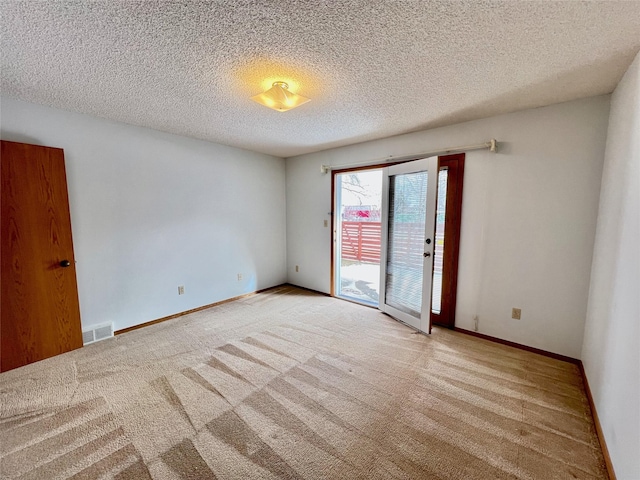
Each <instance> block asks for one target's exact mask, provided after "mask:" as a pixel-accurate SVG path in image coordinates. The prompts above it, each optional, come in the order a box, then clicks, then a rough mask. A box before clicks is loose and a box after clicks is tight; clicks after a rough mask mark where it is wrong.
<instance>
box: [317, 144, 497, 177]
mask: <svg viewBox="0 0 640 480" xmlns="http://www.w3.org/2000/svg"><path fill="white" fill-rule="evenodd" d="M487 148H488V149H489V151H491V152H494V153H495V152H497V151H498V141H497V140H496V139H495V138H492V139H491V140H489V141H488V142H485V143H479V144H477V145H467V146H466V147H454V148H445V149H442V150H434V151H432V152H421V153H414V154H412V155H402V156H401V157H394V156H393V155H389V156H387V157H383V158H378V159H376V160H369V161H368V162H363V163H350V164H348V165H321V166H320V171H321V172H322V173H329V172H330V171H331V170H342V169H345V168H357V167H368V166H369V165H380V164H383V163H400V162H404V161H409V160H416V159H418V158H425V157H431V156H433V155H448V154H450V153H462V152H470V151H471V150H484V149H487Z"/></svg>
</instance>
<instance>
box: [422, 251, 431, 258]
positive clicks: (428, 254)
mask: <svg viewBox="0 0 640 480" xmlns="http://www.w3.org/2000/svg"><path fill="white" fill-rule="evenodd" d="M422 255H424V256H425V257H430V256H431V253H429V252H424V253H423V254H422Z"/></svg>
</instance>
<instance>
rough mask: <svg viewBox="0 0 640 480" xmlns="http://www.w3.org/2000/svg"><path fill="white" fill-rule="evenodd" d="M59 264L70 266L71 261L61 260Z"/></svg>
mask: <svg viewBox="0 0 640 480" xmlns="http://www.w3.org/2000/svg"><path fill="white" fill-rule="evenodd" d="M60 266H61V267H70V266H71V262H70V261H69V260H62V261H61V262H60Z"/></svg>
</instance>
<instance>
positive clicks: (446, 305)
mask: <svg viewBox="0 0 640 480" xmlns="http://www.w3.org/2000/svg"><path fill="white" fill-rule="evenodd" d="M439 160H440V167H439V169H438V171H439V170H440V169H442V168H443V167H445V168H447V169H448V178H447V199H446V202H447V203H446V205H447V209H446V213H445V227H444V229H445V233H444V235H445V238H446V241H445V244H444V252H443V257H444V258H443V264H442V297H441V299H442V302H441V307H440V314H436V313H433V312H432V313H431V323H432V324H433V325H439V326H443V327H447V328H451V329H453V328H454V326H455V315H456V300H457V292H458V260H459V257H460V234H461V224H462V190H463V189H462V187H463V183H464V162H465V154H464V153H456V154H454V155H445V156H441V157H439Z"/></svg>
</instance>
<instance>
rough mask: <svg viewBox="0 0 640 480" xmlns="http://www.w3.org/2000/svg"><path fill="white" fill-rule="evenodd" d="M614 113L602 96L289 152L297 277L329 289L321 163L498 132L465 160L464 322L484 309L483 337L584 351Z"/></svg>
mask: <svg viewBox="0 0 640 480" xmlns="http://www.w3.org/2000/svg"><path fill="white" fill-rule="evenodd" d="M608 114H609V96H601V97H595V98H589V99H584V100H579V101H573V102H569V103H564V104H559V105H554V106H550V107H545V108H538V109H533V110H526V111H521V112H516V113H512V114H508V115H501V116H497V117H492V118H487V119H482V120H477V121H473V122H467V123H463V124H459V125H454V126H450V127H444V128H438V129H434V130H429V131H422V132H417V133H411V134H407V135H402V136H397V137H391V138H386V139H383V140H377V141H371V142H366V143H362V144H358V145H352V146H349V147H343V148H338V149H333V150H327V151H324V152H319V153H315V154H308V155H303V156H299V157H294V158H290V159H287V265H288V270H287V272H288V280H289V282H291V283H293V284H296V285H300V286H304V287H307V288H311V289H314V290H319V291H322V292H329V290H330V281H331V279H330V237H331V232H330V229H329V228H324V227H323V221H324V220H325V219H330V215H329V214H328V212H330V211H331V176H330V175H323V174H322V173H320V166H321V165H322V164H328V165H342V164H348V163H358V162H364V161H368V160H370V159H376V158H382V157H385V156H388V155H406V154H412V153H416V152H421V151H430V150H437V149H439V148H445V147H452V146H458V145H470V144H476V143H482V142H485V141H488V140H489V139H490V138H492V137H495V138H497V139H498V140H499V141H500V142H501V147H500V152H499V153H498V154H493V153H490V152H488V151H475V152H469V153H468V154H467V157H466V158H467V161H466V165H465V178H464V199H463V215H462V234H461V235H462V236H461V245H460V249H461V250H460V265H459V276H458V282H459V283H458V299H457V301H458V304H457V311H456V326H458V327H461V328H465V329H473V316H474V315H475V314H477V315H479V319H480V321H479V331H480V332H482V333H485V334H488V335H492V336H495V337H499V338H502V339H506V340H510V341H514V342H517V343H521V344H525V345H529V346H532V347H537V348H541V349H544V350H547V351H551V352H555V353H559V354H563V355H567V356H571V357H574V358H577V357H579V355H580V351H581V347H582V336H583V328H584V321H585V316H586V305H587V296H588V290H589V275H590V271H591V258H592V253H593V242H594V235H595V226H596V216H597V209H598V196H599V190H600V179H601V173H602V163H603V158H604V148H605V141H606V131H607V121H608ZM295 265H299V266H300V271H299V273H296V272H295ZM512 307H518V308H521V309H522V319H521V320H512V319H511V308H512Z"/></svg>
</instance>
